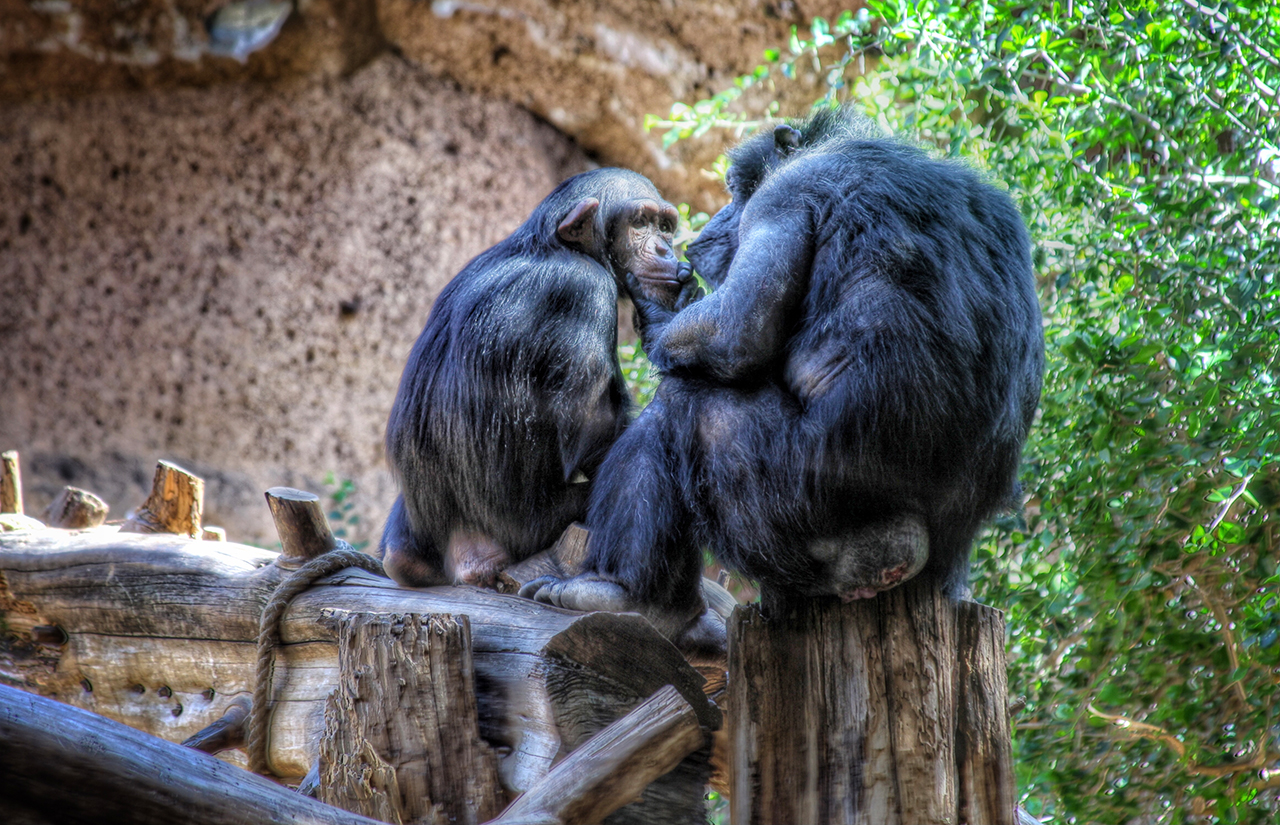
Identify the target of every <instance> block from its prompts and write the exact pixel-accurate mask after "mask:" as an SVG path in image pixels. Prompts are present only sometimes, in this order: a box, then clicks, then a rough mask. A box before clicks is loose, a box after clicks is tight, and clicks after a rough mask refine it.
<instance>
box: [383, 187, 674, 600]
mask: <svg viewBox="0 0 1280 825" xmlns="http://www.w3.org/2000/svg"><path fill="white" fill-rule="evenodd" d="M676 218H677V216H676V211H675V209H674V208H673V207H672V206H671V205H670V204H667V203H666V202H664V201H663V200H662V199H661V197H660V196H659V195H658V192H657V190H656V189H654V187H653V185H652V184H651V183H650V182H649V181H648V180H647V179H646V178H644V177H643V176H641V175H638V174H635V173H633V172H627V171H624V170H620V169H597V170H594V171H591V172H586V173H583V174H581V175H577V176H575V177H573V178H570V179H569V180H567V181H565V182H564V183H562V184H560V186H558V187H557V188H556V189H555V191H553V192H552V193H551V194H550V195H548V196H547V198H546V199H545V200H543V202H542V203H541V204H539V205H538V207H537V208H536V209H535V210H534V212H533V214H532V215H531V216H530V217H529V219H528V220H527V221H526V222H525V223H524V224H523V225H522V226H521V227H520V228H519V229H517V230H516V231H515V232H514V233H512V234H511V236H510V237H508V238H507V239H506V240H504V241H502V242H501V243H498V244H497V245H495V246H493V247H492V248H490V249H488V250H487V251H485V252H483V253H481V254H480V255H479V256H477V257H476V258H475V259H473V260H472V261H471V262H470V263H468V264H467V265H466V267H464V268H463V269H462V271H461V272H459V273H458V274H457V276H455V277H454V279H453V280H452V281H451V282H450V283H449V284H448V286H446V287H445V289H444V290H443V291H442V292H441V293H440V296H439V298H437V299H436V303H435V305H434V306H433V307H432V310H431V314H430V316H429V317H428V319H427V322H426V326H425V327H424V329H423V331H422V334H421V335H420V336H419V338H418V340H417V342H416V343H415V344H414V346H413V350H412V352H411V353H410V355H409V359H408V363H407V365H406V366H405V370H404V374H403V377H402V378H401V382H400V389H399V392H398V394H397V396H396V401H395V405H394V406H393V408H392V411H391V417H390V420H389V421H388V423H387V438H386V447H387V456H388V459H389V461H390V463H391V467H392V470H393V472H394V474H395V476H396V479H397V481H398V482H399V484H400V487H401V491H402V492H401V495H400V497H399V498H397V500H396V502H395V504H394V505H393V507H392V510H391V514H390V516H389V517H388V519H387V524H386V527H385V529H384V531H383V535H382V541H381V544H380V554H381V556H382V559H383V564H384V567H385V568H386V570H387V572H388V574H389V575H390V576H391V577H392V578H393V579H395V580H396V581H397V582H399V583H401V584H406V585H411V586H425V585H433V584H477V585H489V584H492V583H493V580H494V577H495V576H496V574H497V572H498V571H499V570H501V569H502V568H503V567H505V566H506V565H507V564H509V563H511V562H514V561H518V560H521V559H524V558H527V557H528V556H531V555H533V554H534V553H536V552H538V551H540V550H543V549H545V548H546V547H547V546H549V545H550V544H551V543H552V542H553V541H554V540H555V539H556V537H557V536H559V534H560V533H561V532H562V531H563V530H564V529H565V527H566V526H568V525H569V524H570V523H572V522H573V521H575V520H580V519H582V518H583V517H584V516H585V514H586V508H587V497H588V491H589V488H590V484H589V483H588V482H587V479H589V478H591V477H593V476H594V475H595V474H596V472H597V470H598V468H599V466H600V463H601V462H602V461H603V459H604V456H605V453H606V451H607V450H608V449H609V447H610V445H612V444H613V442H614V440H615V439H616V438H617V437H618V435H619V434H620V433H621V432H622V430H623V428H624V427H625V426H626V423H627V421H628V420H629V414H630V411H631V402H630V396H629V394H628V392H627V389H626V385H625V384H624V382H623V378H622V373H621V370H620V369H619V366H618V359H617V302H618V296H619V290H620V289H622V288H623V287H624V285H625V283H626V280H625V279H626V278H627V277H630V278H632V280H633V283H634V284H635V285H636V288H637V289H642V290H646V291H648V292H649V293H650V294H653V295H655V296H661V295H662V294H664V293H665V292H667V291H672V290H676V291H678V289H679V288H680V286H681V285H682V283H683V282H685V281H688V280H689V274H688V271H687V265H684V266H683V268H682V265H680V264H678V262H677V260H676V257H675V254H674V251H673V249H672V244H671V234H672V232H674V230H675V224H676Z"/></svg>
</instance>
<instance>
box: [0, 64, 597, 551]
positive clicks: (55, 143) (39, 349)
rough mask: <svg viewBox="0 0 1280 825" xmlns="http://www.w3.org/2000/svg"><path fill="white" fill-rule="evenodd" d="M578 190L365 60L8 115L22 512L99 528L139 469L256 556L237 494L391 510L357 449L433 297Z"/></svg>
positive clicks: (133, 498) (10, 275)
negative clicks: (187, 496) (331, 488)
mask: <svg viewBox="0 0 1280 825" xmlns="http://www.w3.org/2000/svg"><path fill="white" fill-rule="evenodd" d="M581 168H583V160H582V158H581V156H580V155H579V154H578V153H577V151H576V150H575V149H574V148H573V147H572V146H571V144H569V142H568V141H566V140H565V139H564V138H563V137H562V136H561V135H559V134H557V133H556V132H555V131H554V130H553V129H551V128H550V127H548V126H546V125H544V124H541V123H539V122H538V121H536V120H535V119H534V118H533V117H531V116H530V115H529V114H527V113H526V112H523V111H521V110H519V109H518V108H516V107H514V106H512V105H510V104H507V103H501V102H498V101H494V100H484V99H481V98H477V97H476V96H474V95H469V94H465V93H463V92H461V91H459V90H458V89H457V88H456V87H454V86H452V85H451V84H449V83H447V82H445V81H439V80H435V79H432V78H431V77H429V76H427V75H426V74H425V73H423V72H422V71H421V70H420V69H417V68H414V67H413V66H411V65H410V64H409V63H407V62H406V61H404V60H402V59H399V58H396V57H392V56H390V55H388V56H385V57H383V58H380V59H378V60H376V61H375V62H374V63H372V64H370V65H368V66H367V67H365V68H364V69H362V70H360V71H359V72H357V73H356V74H355V75H354V76H352V77H351V78H349V79H346V80H339V79H332V78H330V79H323V80H310V81H294V82H291V83H286V84H284V85H278V86H276V87H266V86H254V85H224V86H218V87H214V88H210V89H203V90H197V89H178V90H170V91H151V92H145V93H114V94H102V95H96V96H91V97H86V98H80V99H75V100H64V101H56V102H50V103H37V102H28V103H21V104H16V105H8V106H6V109H5V117H4V118H3V120H0V446H7V447H18V448H20V449H21V450H22V457H23V481H24V486H25V488H26V490H25V492H26V495H27V500H28V503H29V509H30V510H31V511H32V512H39V511H40V510H41V509H42V508H44V507H45V506H46V505H47V504H48V502H49V501H50V500H51V499H52V498H53V496H54V495H56V494H57V492H58V491H59V490H61V489H62V487H63V486H64V485H66V484H75V485H76V486H78V487H83V488H85V489H88V490H91V491H93V492H95V493H98V494H99V495H101V496H102V497H103V498H104V499H106V500H107V501H108V503H109V504H110V505H111V510H112V513H113V515H115V516H117V517H123V516H124V514H125V512H126V511H127V510H129V509H130V508H133V507H136V506H137V505H139V504H141V503H142V502H143V500H144V499H145V498H146V495H147V491H148V488H149V485H150V477H151V472H152V470H153V468H154V467H155V462H156V460H157V459H158V458H167V459H172V460H174V461H176V462H177V463H179V464H181V465H182V466H184V467H186V468H187V469H190V470H192V471H193V472H195V473H197V474H199V475H201V476H203V477H204V479H205V481H206V489H205V516H206V519H207V520H208V521H210V522H211V523H215V524H219V525H222V526H225V527H226V528H227V532H228V535H229V537H230V538H232V539H234V540H238V541H258V542H263V543H267V544H272V543H274V541H275V537H274V534H273V532H272V528H271V519H270V515H269V513H268V510H267V507H266V505H265V503H264V501H263V498H262V494H263V491H264V490H265V489H267V488H268V487H271V486H274V485H281V484H284V485H290V486H295V487H303V488H308V489H311V490H313V491H315V492H317V493H320V494H321V495H322V498H323V494H324V487H323V479H324V476H325V474H326V473H327V472H333V473H335V474H336V475H337V476H338V477H339V478H352V479H354V480H355V481H356V483H357V501H358V507H357V512H358V513H359V514H360V515H362V516H363V517H364V520H365V523H364V524H363V525H362V527H363V528H364V529H365V530H366V531H367V533H366V535H365V536H359V535H358V536H355V537H353V538H356V539H359V538H363V537H367V534H368V533H373V534H374V535H376V532H377V530H378V529H380V527H381V518H382V516H383V514H384V513H385V511H386V509H387V507H388V506H389V505H390V501H391V499H392V497H393V491H392V486H391V482H390V479H389V476H388V474H387V473H386V470H385V469H384V464H383V460H382V450H381V440H382V430H383V427H384V426H385V421H386V416H387V413H388V411H389V409H390V406H391V401H392V398H393V397H394V393H395V389H396V385H397V383H398V381H399V377H400V371H401V368H402V367H403V364H404V359H405V357H406V355H407V353H408V350H409V347H410V345H411V343H412V341H413V339H414V338H415V337H416V335H417V333H418V332H419V330H420V329H421V327H422V323H423V321H424V320H425V318H426V315H427V312H428V310H429V308H430V305H431V301H432V299H433V298H434V296H435V294H436V293H437V292H438V291H439V290H440V288H441V287H442V286H443V285H444V284H445V283H446V282H447V280H448V279H449V278H450V277H452V275H453V274H454V273H455V272H456V271H457V270H458V269H460V268H461V267H462V265H463V264H465V263H466V261H467V260H468V259H470V258H471V257H472V256H473V255H475V254H476V253H478V252H480V251H481V250H483V249H484V248H486V247H487V246H490V245H492V244H493V243H495V242H497V241H498V240H500V239H501V238H502V237H504V236H505V235H506V234H507V233H509V232H510V231H511V230H512V229H514V228H515V227H516V226H517V225H518V224H519V223H520V222H521V221H522V220H523V219H524V218H525V217H526V215H527V214H528V212H529V211H530V210H531V209H532V208H533V207H534V206H535V205H536V204H537V203H538V201H539V200H541V199H542V198H543V197H544V196H545V195H546V193H547V192H549V191H550V189H551V188H552V187H553V186H554V185H555V184H556V183H557V182H558V181H559V180H561V179H562V178H563V177H565V176H566V175H568V174H571V173H573V172H576V171H579V170H580V169H581Z"/></svg>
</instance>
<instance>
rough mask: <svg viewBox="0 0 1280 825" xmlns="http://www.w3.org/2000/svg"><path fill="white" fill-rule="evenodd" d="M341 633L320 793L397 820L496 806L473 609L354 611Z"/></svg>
mask: <svg viewBox="0 0 1280 825" xmlns="http://www.w3.org/2000/svg"><path fill="white" fill-rule="evenodd" d="M337 634H338V673H339V685H338V688H337V689H336V690H335V691H334V692H333V693H332V694H331V695H330V696H329V700H328V702H327V703H326V705H325V711H324V735H323V736H322V737H321V739H320V793H319V799H320V800H321V801H323V802H327V803H329V804H330V805H337V806H338V807H340V808H343V809H345V810H348V811H352V812H354V813H360V814H364V815H366V816H372V817H375V818H378V819H383V820H386V821H388V822H441V823H445V822H449V823H458V825H479V823H481V822H486V821H488V820H490V819H492V818H493V817H494V816H496V815H497V814H498V812H500V811H501V810H502V808H503V807H504V806H505V805H506V802H507V798H506V794H505V793H504V792H503V790H502V787H501V785H500V784H499V782H498V759H497V756H496V755H495V753H494V752H493V750H492V749H491V748H490V747H489V745H488V744H486V743H485V742H484V741H483V740H482V739H481V738H480V732H479V724H478V716H477V711H476V694H475V671H474V667H473V665H472V659H471V627H470V622H469V621H468V620H467V617H466V616H458V617H456V618H455V617H454V616H450V615H433V616H419V615H417V614H412V613H410V614H382V615H372V614H368V613H348V614H345V615H343V616H340V617H338V620H337ZM691 713H692V711H691ZM691 750H692V749H691ZM684 755H686V754H682V755H681V756H682V757H683V756H684Z"/></svg>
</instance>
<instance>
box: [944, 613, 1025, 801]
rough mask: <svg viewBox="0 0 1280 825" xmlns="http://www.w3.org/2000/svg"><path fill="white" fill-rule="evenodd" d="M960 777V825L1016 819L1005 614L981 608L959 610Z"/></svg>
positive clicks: (958, 728) (958, 723)
mask: <svg viewBox="0 0 1280 825" xmlns="http://www.w3.org/2000/svg"><path fill="white" fill-rule="evenodd" d="M956 653H957V655H958V657H959V659H958V669H957V674H956V676H957V687H958V690H957V696H956V698H957V701H958V703H959V707H958V712H959V715H958V716H957V718H956V772H957V773H956V777H957V782H958V783H959V792H960V822H962V823H966V825H1000V824H1001V823H1006V822H1009V821H1010V819H1012V818H1013V816H1014V814H1013V813H1012V812H1013V811H1014V805H1015V803H1016V802H1017V799H1016V796H1017V792H1016V787H1015V784H1014V781H1013V753H1012V750H1011V749H1010V741H1011V739H1012V735H1013V733H1012V730H1011V728H1010V723H1009V714H1008V703H1007V700H1006V697H1007V696H1008V695H1009V682H1008V674H1007V672H1006V662H1005V650H1004V614H1003V613H1001V612H1000V611H999V610H996V609H994V608H991V607H987V606H986V605H984V604H978V603H977V602H960V603H959V604H958V605H956Z"/></svg>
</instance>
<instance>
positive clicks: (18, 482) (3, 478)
mask: <svg viewBox="0 0 1280 825" xmlns="http://www.w3.org/2000/svg"><path fill="white" fill-rule="evenodd" d="M0 513H17V514H18V515H22V472H21V469H20V467H19V463H18V451H17V450H5V451H4V452H3V453H0Z"/></svg>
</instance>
